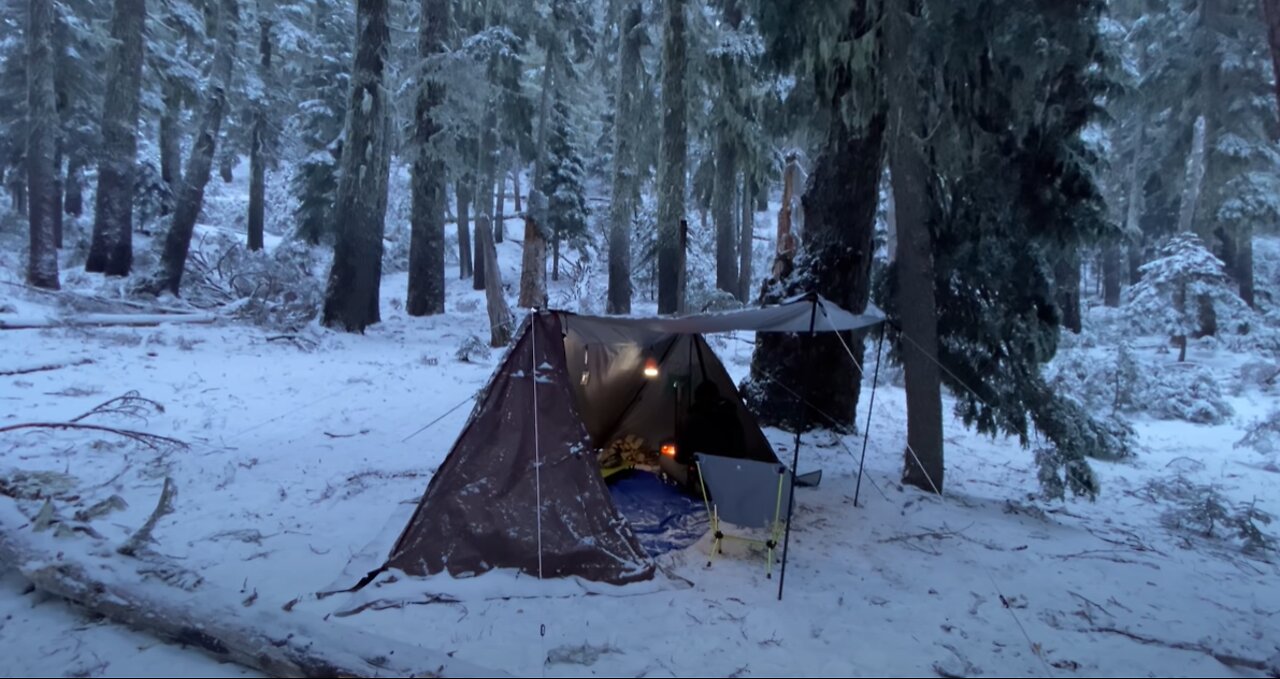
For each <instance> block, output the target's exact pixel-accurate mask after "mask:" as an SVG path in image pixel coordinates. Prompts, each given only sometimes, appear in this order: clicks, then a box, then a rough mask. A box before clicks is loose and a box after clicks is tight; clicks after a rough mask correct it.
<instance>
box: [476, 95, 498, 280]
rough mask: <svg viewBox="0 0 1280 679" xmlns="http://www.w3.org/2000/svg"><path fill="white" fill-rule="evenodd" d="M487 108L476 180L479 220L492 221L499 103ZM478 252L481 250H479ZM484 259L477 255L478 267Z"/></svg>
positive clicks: (496, 164)
mask: <svg viewBox="0 0 1280 679" xmlns="http://www.w3.org/2000/svg"><path fill="white" fill-rule="evenodd" d="M487 108H488V110H487V111H485V114H484V122H483V123H481V128H482V129H481V131H480V157H479V159H478V160H479V162H478V163H477V176H476V179H477V181H479V182H480V191H479V193H478V194H477V195H476V219H477V220H478V219H480V215H484V216H486V217H488V218H489V219H490V220H492V219H493V215H494V214H495V211H494V209H493V196H494V187H493V185H494V182H496V181H497V180H498V102H497V101H495V100H490V101H489V103H488V105H487ZM477 228H478V227H477ZM476 242H477V243H479V242H480V241H479V240H478V239H477V240H476ZM476 247H477V248H478V247H479V246H478V245H477V246H476ZM478 252H479V250H477V253H478ZM482 259H484V257H483V256H482V255H480V254H477V255H476V261H477V264H476V266H477V267H478V266H479V260H482ZM477 289H479V288H477Z"/></svg>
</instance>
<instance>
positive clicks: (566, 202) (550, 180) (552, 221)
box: [543, 90, 587, 280]
mask: <svg viewBox="0 0 1280 679" xmlns="http://www.w3.org/2000/svg"><path fill="white" fill-rule="evenodd" d="M555 97H556V98H555V102H554V103H553V104H552V107H551V123H550V125H551V129H550V131H549V132H548V135H549V137H548V139H547V170H546V175H545V177H544V180H543V193H544V194H545V195H546V198H547V228H548V230H550V231H551V234H552V244H553V246H552V252H553V256H554V261H553V262H552V267H551V271H552V280H558V279H559V277H560V243H561V242H565V241H567V242H570V243H571V244H578V245H581V242H582V240H583V239H584V238H585V237H586V232H587V200H586V190H585V188H584V187H583V184H584V181H585V176H584V175H585V167H584V165H585V163H584V162H583V159H582V151H581V149H580V148H579V145H578V141H577V136H578V132H577V129H576V126H575V125H574V121H573V117H572V111H571V107H570V105H569V103H568V101H567V99H566V97H567V93H566V92H564V91H563V90H561V91H559V92H557V93H556V95H555Z"/></svg>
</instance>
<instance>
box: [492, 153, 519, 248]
mask: <svg viewBox="0 0 1280 679" xmlns="http://www.w3.org/2000/svg"><path fill="white" fill-rule="evenodd" d="M497 174H498V197H497V199H496V200H495V201H494V202H495V203H496V205H495V206H494V208H493V212H494V219H493V241H494V242H495V243H501V242H502V241H503V239H504V238H505V237H506V231H507V214H506V213H507V174H506V170H505V169H503V168H501V167H499V168H498V173H497ZM516 211H517V212H519V210H516ZM495 251H496V248H495Z"/></svg>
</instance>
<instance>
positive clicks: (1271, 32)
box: [1260, 0, 1280, 105]
mask: <svg viewBox="0 0 1280 679" xmlns="http://www.w3.org/2000/svg"><path fill="white" fill-rule="evenodd" d="M1260 4H1261V5H1262V17H1263V22H1264V23H1266V25H1267V44H1268V45H1269V46H1270V47H1271V72H1272V74H1273V76H1274V74H1280V0H1261V3H1260ZM1272 82H1273V84H1274V86H1275V92H1276V104H1277V105H1280V77H1273V78H1272Z"/></svg>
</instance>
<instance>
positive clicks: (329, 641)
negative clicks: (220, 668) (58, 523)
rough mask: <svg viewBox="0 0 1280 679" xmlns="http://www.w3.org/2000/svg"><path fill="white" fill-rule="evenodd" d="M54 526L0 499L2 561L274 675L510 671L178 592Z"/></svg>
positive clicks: (229, 599) (222, 594)
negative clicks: (39, 526)
mask: <svg viewBox="0 0 1280 679" xmlns="http://www.w3.org/2000/svg"><path fill="white" fill-rule="evenodd" d="M54 532H55V531H43V532H39V533H37V532H35V531H34V530H33V525H32V522H31V521H29V520H28V519H27V517H26V516H25V515H23V514H22V512H21V511H19V509H18V506H17V504H16V503H15V502H14V501H13V500H12V499H10V498H7V497H0V563H4V564H8V565H12V566H13V567H15V568H16V569H17V570H18V571H19V572H20V573H21V574H22V575H23V577H25V578H26V579H28V580H30V581H31V583H32V584H34V585H35V586H36V588H38V589H40V590H43V591H45V592H48V593H50V594H53V595H55V596H60V597H64V598H67V599H70V600H72V601H74V602H76V603H78V604H80V605H81V606H84V607H85V608H88V609H90V610H92V611H94V612H96V613H99V614H101V615H104V616H106V617H107V618H109V619H111V620H114V621H116V622H119V623H123V624H126V625H129V626H130V627H133V628H135V629H138V630H140V631H143V632H146V633H149V634H153V635H155V636H157V637H160V638H162V639H165V640H167V641H170V642H174V643H179V644H184V645H187V646H194V647H196V648H198V649H200V650H202V651H204V652H205V653H208V654H209V655H211V656H213V657H214V658H217V659H219V660H223V661H227V662H234V663H238V664H240V665H244V666H246V667H250V668H253V669H256V670H259V671H262V672H264V673H266V674H268V675H271V676H276V677H335V676H338V677H373V676H415V677H492V676H503V675H501V674H495V673H494V672H492V671H491V670H486V669H481V668H479V667H476V666H473V665H471V664H469V663H466V662H463V661H459V660H454V659H453V658H451V657H449V656H448V655H447V654H445V653H443V652H439V651H432V650H427V649H423V648H419V647H417V646H413V645H411V644H406V643H403V642H398V641H394V640H391V639H386V638H383V637H379V636H375V635H371V634H368V633H365V632H363V631H361V630H359V629H356V628H352V627H347V626H344V625H342V624H340V623H331V622H325V621H320V620H314V619H310V620H309V619H305V618H303V617H301V614H284V613H280V612H276V611H274V610H270V609H266V608H257V609H255V608H246V607H245V605H243V604H242V603H241V602H240V599H241V598H242V597H238V596H236V595H235V594H233V593H231V592H227V591H219V590H218V589H217V588H215V587H214V586H212V585H210V584H208V583H207V582H202V583H200V584H199V585H198V586H196V587H194V588H193V589H191V590H185V589H179V588H177V587H174V586H172V585H169V584H165V583H164V582H161V581H158V580H155V579H150V578H147V577H145V576H144V575H142V574H140V573H139V569H143V570H147V571H149V572H156V571H157V567H158V566H159V568H160V569H163V568H164V566H165V564H163V563H162V562H159V563H158V562H157V561H156V559H155V558H152V557H148V558H147V560H138V559H131V558H127V557H122V556H119V555H117V554H115V550H113V549H112V548H111V546H110V545H109V544H108V543H107V542H106V541H105V540H93V539H89V538H87V537H82V536H72V537H62V538H56V537H54V536H53V533H54ZM174 568H175V569H178V567H176V566H174Z"/></svg>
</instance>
